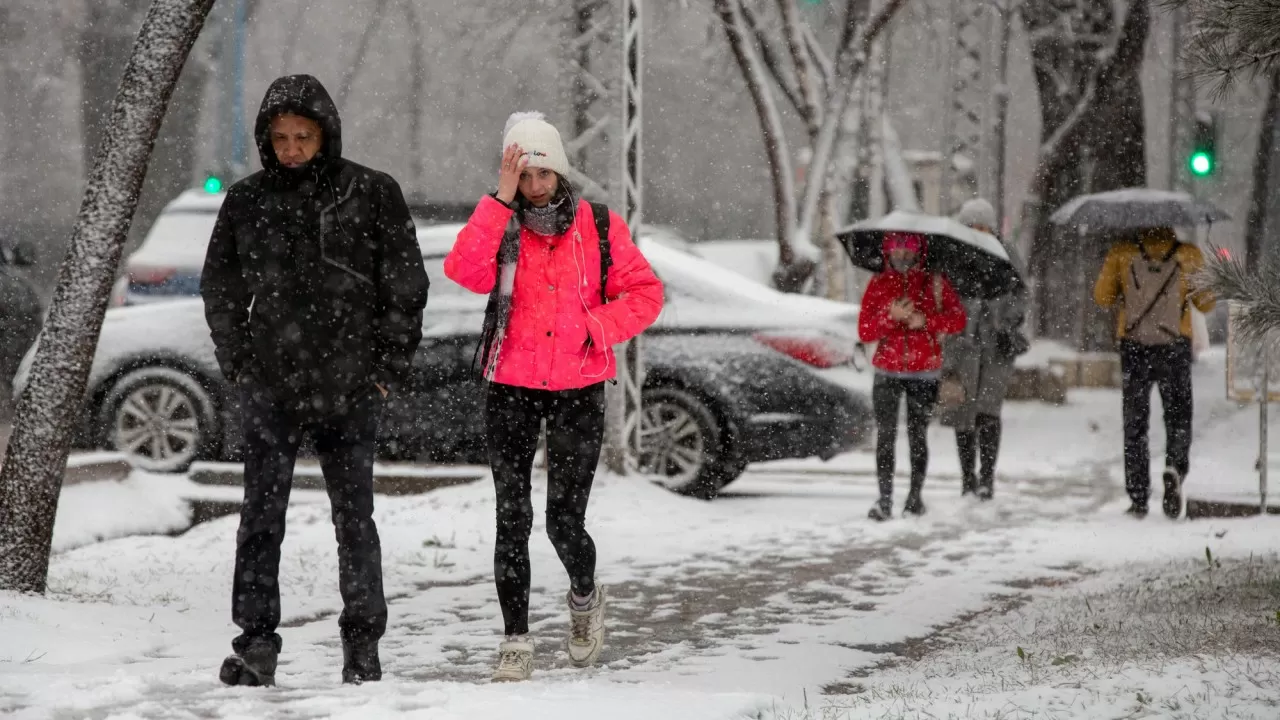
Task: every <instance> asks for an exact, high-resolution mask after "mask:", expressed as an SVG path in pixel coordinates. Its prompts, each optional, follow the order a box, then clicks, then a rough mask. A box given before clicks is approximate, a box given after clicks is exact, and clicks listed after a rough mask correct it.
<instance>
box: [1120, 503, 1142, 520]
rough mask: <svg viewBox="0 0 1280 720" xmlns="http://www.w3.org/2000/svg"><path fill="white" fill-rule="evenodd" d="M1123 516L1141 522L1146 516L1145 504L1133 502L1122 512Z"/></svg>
mask: <svg viewBox="0 0 1280 720" xmlns="http://www.w3.org/2000/svg"><path fill="white" fill-rule="evenodd" d="M1124 514H1125V515H1129V516H1130V517H1134V518H1137V519H1138V520H1141V519H1142V518H1144V517H1146V516H1147V504H1146V503H1145V502H1138V501H1137V500H1134V501H1133V502H1132V503H1131V504H1130V505H1129V509H1128V510H1125V511H1124Z"/></svg>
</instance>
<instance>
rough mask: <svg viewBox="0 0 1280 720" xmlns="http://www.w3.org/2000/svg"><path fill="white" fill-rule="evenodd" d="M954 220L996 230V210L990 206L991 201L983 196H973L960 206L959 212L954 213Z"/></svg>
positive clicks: (962, 223)
mask: <svg viewBox="0 0 1280 720" xmlns="http://www.w3.org/2000/svg"><path fill="white" fill-rule="evenodd" d="M956 220H957V221H958V222H959V223H960V224H961V225H968V226H969V227H973V226H974V225H985V226H986V227H989V228H991V229H992V230H993V231H997V230H998V228H997V227H996V210H995V208H993V207H991V203H989V202H987V201H986V200H984V199H983V198H973V199H972V200H968V201H966V202H965V204H964V205H961V206H960V212H959V214H957V215H956Z"/></svg>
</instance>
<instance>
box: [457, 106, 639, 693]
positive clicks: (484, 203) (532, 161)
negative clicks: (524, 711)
mask: <svg viewBox="0 0 1280 720" xmlns="http://www.w3.org/2000/svg"><path fill="white" fill-rule="evenodd" d="M503 135H504V137H503V147H504V152H503V155H502V166H501V170H500V172H499V174H498V190H497V192H496V193H494V194H492V195H489V196H486V197H484V198H482V199H481V200H480V204H479V205H477V206H476V209H475V212H474V213H472V215H471V219H470V220H469V221H468V222H467V225H466V227H464V228H463V229H462V231H461V232H459V233H458V240H457V242H456V243H455V244H454V246H453V250H452V251H451V252H450V253H449V255H448V256H447V257H446V258H445V262H444V272H445V275H447V276H448V277H449V278H450V279H451V280H453V281H454V282H456V283H458V284H459V285H461V286H463V287H464V288H466V289H468V290H471V291H472V292H476V293H489V295H490V300H489V308H488V310H487V311H486V313H485V328H484V334H483V339H482V342H481V346H480V348H479V351H478V355H479V359H480V371H481V374H482V376H483V377H484V378H485V380H487V381H488V385H487V388H486V403H485V424H486V431H487V435H488V441H489V463H490V466H491V468H492V471H493V481H494V486H495V490H496V493H497V520H498V523H497V539H496V543H495V549H494V576H495V581H496V583H497V586H498V601H499V604H500V605H501V606H502V617H503V623H504V626H505V634H506V640H505V641H504V642H503V643H502V644H501V645H500V647H499V653H498V665H497V669H496V670H495V672H494V675H493V679H494V680H495V681H515V680H527V679H528V678H529V676H530V674H531V673H532V671H533V652H534V643H533V641H532V639H531V638H530V637H529V634H528V633H529V535H530V533H531V532H532V528H533V504H532V501H531V499H530V475H531V472H532V469H533V458H534V454H535V452H536V449H537V445H538V435H539V433H540V432H541V425H542V422H543V421H545V422H546V426H547V512H546V519H547V535H548V536H550V538H551V543H552V545H554V546H555V549H556V553H557V554H558V555H559V556H560V561H561V562H562V563H563V564H564V568H565V570H566V571H567V572H568V574H569V588H570V589H569V593H568V598H567V600H568V605H569V626H570V637H569V646H568V647H569V659H570V660H571V661H572V662H573V664H574V665H576V666H578V667H586V666H589V665H591V664H593V663H594V662H595V661H596V659H597V658H598V657H599V655H600V649H601V647H602V646H603V644H604V609H605V600H606V598H605V589H604V588H603V587H600V586H598V585H596V582H595V568H596V548H595V544H594V543H593V542H592V540H591V536H590V535H589V534H587V530H586V514H587V500H588V498H589V497H590V494H591V484H592V481H593V479H594V477H595V471H596V465H597V464H598V462H599V459H600V445H601V441H602V440H603V436H604V383H605V381H606V380H610V379H612V378H613V377H614V375H615V373H616V370H617V365H616V360H615V358H614V354H613V350H612V348H613V346H614V345H617V344H618V343H622V342H625V341H626V340H629V339H630V338H632V337H634V336H636V335H638V334H640V333H641V332H643V331H644V329H645V328H647V327H648V326H649V325H651V324H652V323H653V322H654V321H655V320H656V319H657V318H658V314H659V313H660V312H661V311H662V303H663V289H662V283H661V282H659V280H658V278H657V277H656V276H655V275H654V274H653V270H652V268H650V267H649V263H648V261H646V260H645V258H644V256H643V255H641V254H640V251H639V250H638V249H637V248H636V246H635V244H634V243H633V242H632V240H631V234H630V232H629V231H628V229H627V224H626V222H625V221H623V219H622V218H621V217H619V216H618V215H617V214H615V213H613V212H610V211H608V210H607V209H606V208H603V206H593V205H591V204H590V203H587V202H586V201H580V200H578V199H577V197H576V194H575V193H574V190H573V188H572V187H571V186H570V184H569V182H568V181H567V180H566V179H565V177H566V176H567V175H568V174H569V162H568V158H567V156H566V155H565V151H564V146H563V144H562V142H561V140H560V133H559V132H558V131H557V130H556V129H555V127H554V126H552V125H551V124H549V123H547V122H546V120H544V119H543V116H542V115H541V114H540V113H515V114H513V115H512V116H511V118H510V119H509V120H508V121H507V127H506V129H505V131H504V133H503ZM594 208H599V209H600V210H601V211H602V212H606V213H607V223H608V224H607V228H608V229H607V232H606V233H605V234H606V238H605V240H607V242H601V238H600V237H599V235H600V231H599V230H598V228H602V227H604V225H603V221H604V220H605V218H597V217H596V216H595V209H594ZM606 253H607V254H606ZM602 260H604V261H606V264H605V265H604V266H602V264H601V263H602ZM602 275H607V280H606V281H605V282H604V287H603V288H601V279H602Z"/></svg>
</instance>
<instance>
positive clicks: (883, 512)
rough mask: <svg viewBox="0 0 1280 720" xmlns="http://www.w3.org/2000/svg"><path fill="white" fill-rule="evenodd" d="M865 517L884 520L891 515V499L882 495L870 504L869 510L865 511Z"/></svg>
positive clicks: (879, 520) (878, 520)
mask: <svg viewBox="0 0 1280 720" xmlns="http://www.w3.org/2000/svg"><path fill="white" fill-rule="evenodd" d="M867 517H869V518H871V519H872V520H875V521H877V522H884V521H885V520H888V519H889V518H891V517H893V500H892V499H890V498H887V497H882V498H880V499H879V500H877V501H876V504H875V505H872V506H871V512H869V513H867Z"/></svg>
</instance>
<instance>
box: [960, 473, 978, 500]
mask: <svg viewBox="0 0 1280 720" xmlns="http://www.w3.org/2000/svg"><path fill="white" fill-rule="evenodd" d="M977 492H978V478H976V477H974V476H973V475H965V476H964V479H963V480H961V481H960V497H965V496H967V495H974V494H976V493H977Z"/></svg>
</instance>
